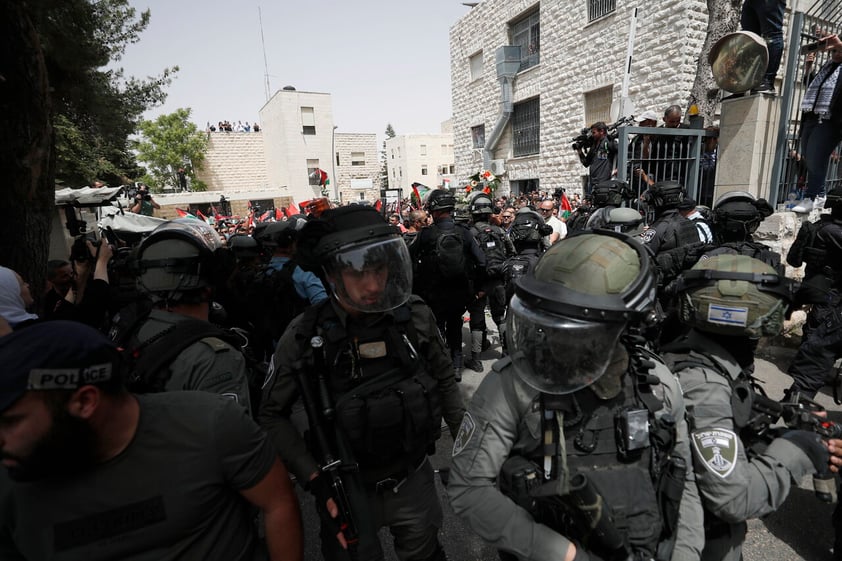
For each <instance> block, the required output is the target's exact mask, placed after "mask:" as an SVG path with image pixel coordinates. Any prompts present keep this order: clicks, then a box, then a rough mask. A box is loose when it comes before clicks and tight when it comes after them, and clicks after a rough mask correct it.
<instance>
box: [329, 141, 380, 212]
mask: <svg viewBox="0 0 842 561" xmlns="http://www.w3.org/2000/svg"><path fill="white" fill-rule="evenodd" d="M333 164H334V165H335V166H336V185H337V190H338V194H339V196H338V199H339V201H340V202H341V203H346V202H357V201H369V202H373V201H375V200H377V199H378V198H380V184H379V179H380V158H379V154H378V152H377V135H376V134H374V133H345V132H343V133H339V132H337V133H336V141H335V154H334V161H333ZM331 198H337V197H334V192H333V190H331Z"/></svg>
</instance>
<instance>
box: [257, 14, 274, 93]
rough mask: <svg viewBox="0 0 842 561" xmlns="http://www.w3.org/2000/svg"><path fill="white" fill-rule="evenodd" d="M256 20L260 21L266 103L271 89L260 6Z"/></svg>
mask: <svg viewBox="0 0 842 561" xmlns="http://www.w3.org/2000/svg"><path fill="white" fill-rule="evenodd" d="M257 18H258V19H259V20H260V44H261V45H262V46H263V77H264V79H265V81H266V83H265V84H264V87H265V88H266V92H265V93H266V101H269V92H271V91H272V89H271V88H270V87H269V64H268V63H267V62H266V40H265V39H264V38H263V12H261V10H260V6H258V7H257Z"/></svg>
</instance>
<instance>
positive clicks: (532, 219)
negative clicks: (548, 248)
mask: <svg viewBox="0 0 842 561" xmlns="http://www.w3.org/2000/svg"><path fill="white" fill-rule="evenodd" d="M552 232H553V227H552V226H550V225H548V224H547V223H546V222H544V217H543V216H541V215H540V214H538V213H537V212H535V211H534V210H532V209H531V208H528V207H523V208H522V209H520V210H518V211H517V214H515V218H514V220H513V221H512V227H511V229H510V230H509V238H511V240H512V243H513V244H515V247H517V248H518V249H520V248H521V247H524V246H528V245H530V244H532V245H536V246H537V245H539V244H540V243H541V240H542V238H543V237H544V236H549V235H550V234H552Z"/></svg>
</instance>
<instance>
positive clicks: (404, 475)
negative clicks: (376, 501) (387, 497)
mask: <svg viewBox="0 0 842 561" xmlns="http://www.w3.org/2000/svg"><path fill="white" fill-rule="evenodd" d="M426 462H427V456H426V455H425V456H424V457H423V458H421V460H420V461H418V462H417V463H413V464H411V467H408V468H406V469H402V470H400V471H397V472H395V473H393V474H390V475H387V476H386V477H384V478H383V479H381V480H379V481H375V482H374V491H375V492H377V493H384V492H386V491H391V492H393V493H397V492H398V491H400V489H401V487H402V486H403V484H404V483H406V481H407V480H408V479H409V478H410V476H412V474H414V473H415V472H417V471H418V470H419V469H421V468H422V467H423V466H424V464H425V463H426ZM412 466H414V467H412Z"/></svg>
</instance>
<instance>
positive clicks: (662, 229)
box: [640, 181, 699, 255]
mask: <svg viewBox="0 0 842 561" xmlns="http://www.w3.org/2000/svg"><path fill="white" fill-rule="evenodd" d="M643 200H644V202H645V203H646V204H648V205H649V206H650V207H651V208H653V209H654V211H655V221H654V222H652V224H650V225H649V228H647V229H646V231H645V232H643V233H642V234H641V235H640V237H641V239H642V240H643V243H645V244H646V245H647V246H648V247H649V248H650V249H651V250H652V251H653V252H654V253H655V254H656V255H657V254H658V253H661V252H663V251H668V250H670V249H673V248H676V247H680V246H683V245H690V244H695V243H698V242H699V233H698V231H697V230H696V225H695V224H693V222H692V221H690V220H688V219H687V218H685V217H684V216H682V215H681V213H680V212H678V205H679V204H680V203H681V202H682V201H683V200H684V186H683V185H681V184H680V183H678V182H677V181H660V182H658V183H655V184H654V185H652V186H651V187H650V188H649V189H648V190H647V191H646V192H645V193H644V194H643Z"/></svg>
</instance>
